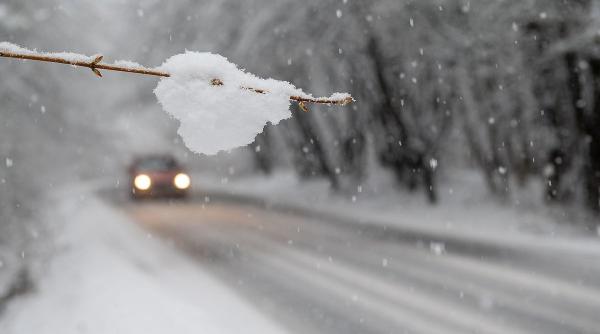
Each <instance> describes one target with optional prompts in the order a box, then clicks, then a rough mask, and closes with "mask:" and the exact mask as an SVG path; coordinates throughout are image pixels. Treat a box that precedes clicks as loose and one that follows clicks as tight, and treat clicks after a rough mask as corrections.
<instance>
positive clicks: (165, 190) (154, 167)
mask: <svg viewBox="0 0 600 334" xmlns="http://www.w3.org/2000/svg"><path fill="white" fill-rule="evenodd" d="M129 179H130V186H131V197H132V198H134V199H140V198H152V197H169V198H184V197H186V196H187V195H188V192H189V189H190V186H191V183H192V182H191V178H190V176H189V175H188V174H187V173H186V172H185V170H184V168H183V167H182V166H181V165H180V164H179V163H178V162H177V160H176V159H175V158H174V157H172V156H169V155H152V156H144V157H139V158H137V159H135V160H134V161H133V163H132V164H131V166H130V167H129Z"/></svg>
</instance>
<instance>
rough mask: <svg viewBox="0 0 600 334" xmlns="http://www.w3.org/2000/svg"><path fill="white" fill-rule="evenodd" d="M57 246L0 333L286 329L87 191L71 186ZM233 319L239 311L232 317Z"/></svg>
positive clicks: (58, 209)
mask: <svg viewBox="0 0 600 334" xmlns="http://www.w3.org/2000/svg"><path fill="white" fill-rule="evenodd" d="M57 198H61V199H60V200H57V201H56V202H55V203H53V205H54V208H53V210H52V211H53V212H54V214H52V215H51V216H50V217H49V224H52V225H53V226H54V227H55V228H56V229H57V230H56V235H57V239H58V240H57V251H56V252H55V254H52V255H51V256H49V259H50V261H49V262H48V264H47V265H45V266H44V267H43V268H41V269H39V270H38V271H37V273H36V274H37V275H36V276H37V279H36V280H35V281H36V282H35V290H34V291H33V292H31V293H29V294H28V295H26V296H24V297H22V298H19V299H16V300H14V301H13V302H12V303H10V304H9V305H8V308H7V309H6V310H5V312H4V313H3V315H2V318H0V333H4V334H29V333H38V334H40V333H49V334H50V333H52V334H56V333H61V334H69V333H124V334H130V333H146V334H150V333H178V334H181V333H281V332H283V331H282V330H281V329H280V328H279V327H278V326H277V325H275V324H273V323H271V322H270V321H269V320H268V319H266V318H265V317H263V316H262V315H260V314H259V313H258V311H255V310H253V308H252V306H250V305H249V304H247V303H246V302H245V301H243V300H241V299H240V298H239V297H237V296H236V295H235V294H234V293H233V292H232V291H230V290H229V289H228V288H226V287H225V286H224V285H222V283H220V282H219V281H217V280H216V279H215V278H213V277H211V276H209V275H208V274H206V273H205V272H204V271H203V270H202V268H201V267H199V266H198V265H197V264H194V263H192V262H191V260H188V259H186V258H185V257H183V256H181V255H180V254H178V253H177V252H176V251H175V250H174V249H173V248H172V247H170V246H169V245H168V244H166V243H164V242H162V241H160V240H157V239H153V238H152V237H151V236H149V235H148V234H147V233H146V232H144V231H143V229H141V228H140V227H139V226H136V225H135V224H134V223H131V222H130V221H129V219H128V218H127V217H126V216H125V215H123V214H122V213H119V212H117V211H115V210H114V209H112V208H111V207H109V206H108V205H106V204H105V203H103V202H102V201H101V200H99V199H97V198H95V197H93V196H89V193H88V192H87V191H81V190H79V191H74V190H73V189H69V190H68V191H64V192H62V193H61V195H59V196H57ZM232 319H234V320H233V321H232Z"/></svg>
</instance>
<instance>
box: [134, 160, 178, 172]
mask: <svg viewBox="0 0 600 334" xmlns="http://www.w3.org/2000/svg"><path fill="white" fill-rule="evenodd" d="M135 167H136V169H138V170H146V171H169V170H173V169H175V168H177V163H176V162H175V160H173V159H169V158H148V159H142V160H140V161H139V162H138V163H137V164H136V165H135Z"/></svg>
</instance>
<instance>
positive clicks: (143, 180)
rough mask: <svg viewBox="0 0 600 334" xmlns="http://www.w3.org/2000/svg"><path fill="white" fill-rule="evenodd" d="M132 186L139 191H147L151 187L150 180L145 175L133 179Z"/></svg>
mask: <svg viewBox="0 0 600 334" xmlns="http://www.w3.org/2000/svg"><path fill="white" fill-rule="evenodd" d="M133 185H134V186H135V187H136V188H137V189H139V190H148V189H150V187H151V186H152V179H150V176H148V175H146V174H140V175H138V176H136V177H135V179H133Z"/></svg>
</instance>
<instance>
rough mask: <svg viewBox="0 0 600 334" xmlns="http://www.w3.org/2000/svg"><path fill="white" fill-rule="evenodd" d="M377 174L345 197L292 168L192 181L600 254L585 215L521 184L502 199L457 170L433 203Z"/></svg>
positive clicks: (430, 228) (400, 223) (504, 240)
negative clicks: (560, 208)
mask: <svg viewBox="0 0 600 334" xmlns="http://www.w3.org/2000/svg"><path fill="white" fill-rule="evenodd" d="M378 175H379V178H377V179H373V180H369V181H368V182H366V183H365V184H363V185H359V186H357V187H356V189H354V190H353V191H348V192H346V195H345V196H344V195H340V194H333V193H332V192H331V190H330V187H329V185H328V183H327V182H325V181H322V180H320V181H319V180H314V181H306V180H300V179H298V177H297V176H296V175H295V174H294V173H292V172H280V173H276V174H275V175H273V176H269V177H265V176H249V177H237V178H233V177H231V176H230V175H229V176H228V177H225V178H219V177H216V176H215V175H211V174H194V175H192V178H193V179H194V184H195V185H196V186H197V188H198V189H199V191H200V192H206V193H209V194H215V195H220V196H225V197H227V196H232V197H234V198H235V197H242V198H253V199H258V200H259V201H261V202H263V203H264V204H265V205H267V207H280V208H283V209H284V210H286V209H291V210H300V211H305V210H307V212H311V211H315V212H319V213H324V214H326V215H330V216H335V217H339V218H341V219H342V220H347V221H351V222H356V221H358V222H360V223H363V224H377V225H382V226H386V227H394V228H399V229H402V230H405V231H410V232H416V233H419V234H422V235H427V236H429V237H431V238H433V239H435V238H439V239H440V240H444V239H455V240H463V241H465V242H483V243H487V244H490V245H496V246H499V247H504V248H506V247H509V248H520V249H524V248H528V249H538V250H547V251H557V252H575V253H578V254H581V255H593V256H600V240H599V239H598V238H597V236H596V235H595V234H592V235H590V233H589V231H585V230H584V228H583V227H582V226H581V225H583V223H582V222H580V221H579V220H584V218H582V217H579V218H578V217H571V216H569V215H566V214H565V213H564V212H562V213H563V214H565V215H564V216H561V215H559V214H558V213H557V212H555V211H551V209H549V208H548V207H547V206H546V205H545V204H544V203H543V202H542V200H541V198H540V196H537V194H540V192H539V191H537V189H523V190H522V193H518V192H517V194H515V195H514V198H513V201H512V203H510V204H509V203H506V204H501V203H498V201H497V200H496V199H493V198H491V197H490V195H489V194H487V190H486V188H485V185H484V184H482V181H481V179H480V177H479V176H478V174H477V173H473V172H468V171H467V172H460V173H456V174H455V175H454V177H453V178H451V179H450V180H447V182H444V183H443V184H440V185H439V192H440V197H441V199H440V202H439V204H438V205H434V206H432V205H430V204H428V203H427V201H426V199H425V195H424V194H421V196H417V195H415V193H406V192H404V191H399V190H398V189H396V188H395V187H394V186H393V185H394V184H395V181H394V180H393V179H390V178H388V177H387V176H386V175H385V174H384V173H380V174H378ZM207 200H210V198H208V199H207ZM578 219H579V220H578ZM578 224H579V226H578Z"/></svg>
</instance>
